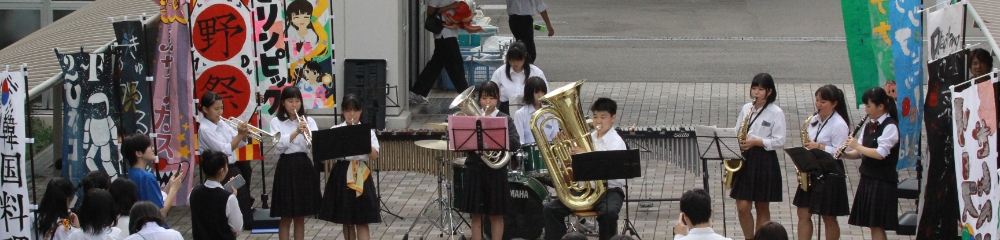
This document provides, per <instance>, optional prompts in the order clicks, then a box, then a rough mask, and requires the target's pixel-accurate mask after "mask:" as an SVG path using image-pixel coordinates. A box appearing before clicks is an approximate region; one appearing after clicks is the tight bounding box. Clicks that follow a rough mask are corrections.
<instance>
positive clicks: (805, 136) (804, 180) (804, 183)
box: [793, 111, 819, 192]
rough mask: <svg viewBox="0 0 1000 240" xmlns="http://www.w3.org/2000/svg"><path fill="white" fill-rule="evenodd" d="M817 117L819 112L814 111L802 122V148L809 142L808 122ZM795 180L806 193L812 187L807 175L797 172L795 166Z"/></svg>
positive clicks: (797, 169)
mask: <svg viewBox="0 0 1000 240" xmlns="http://www.w3.org/2000/svg"><path fill="white" fill-rule="evenodd" d="M817 115H819V111H816V112H815V113H813V114H812V115H810V116H809V117H808V118H806V121H805V122H802V146H805V145H806V143H809V142H810V140H809V122H812V120H813V118H815V117H816V116H817ZM793 165H794V164H793ZM795 178H796V179H798V180H799V188H801V189H802V191H806V192H808V191H809V186H812V182H810V181H809V173H804V172H801V171H799V166H795Z"/></svg>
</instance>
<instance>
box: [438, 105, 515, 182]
mask: <svg viewBox="0 0 1000 240" xmlns="http://www.w3.org/2000/svg"><path fill="white" fill-rule="evenodd" d="M475 89H476V87H469V88H466V89H465V91H462V94H459V95H458V97H455V100H452V101H451V105H450V106H449V107H448V108H458V112H457V113H455V115H459V114H461V115H465V116H485V115H486V112H485V111H484V110H483V109H482V108H479V104H477V103H476V101H475V100H473V99H472V92H473V91H474V90H475ZM487 107H489V106H487ZM495 111H500V110H495ZM476 153H478V154H479V158H482V159H483V162H486V165H487V166H490V168H492V169H500V168H502V167H503V166H505V165H507V162H509V161H510V153H508V152H507V151H476Z"/></svg>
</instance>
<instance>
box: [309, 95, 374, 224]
mask: <svg viewBox="0 0 1000 240" xmlns="http://www.w3.org/2000/svg"><path fill="white" fill-rule="evenodd" d="M363 107H364V105H363V104H362V103H361V100H359V99H358V97H357V96H355V95H353V94H348V95H347V96H344V99H343V100H342V101H341V102H340V108H341V109H343V110H344V122H343V123H341V124H338V125H336V126H333V127H331V129H333V128H338V127H343V126H350V125H357V124H360V123H361V109H362V108H363ZM370 139H371V145H372V146H371V153H369V154H363V155H357V156H350V157H346V158H344V159H341V160H337V163H336V165H334V167H333V170H331V172H332V173H333V174H331V175H329V176H330V177H329V179H327V180H326V191H325V192H324V193H323V208H322V209H321V210H320V213H319V219H323V220H326V221H330V222H334V223H339V224H343V225H344V239H359V240H368V239H369V238H370V237H371V234H370V233H369V232H368V224H369V223H379V222H382V216H381V215H379V211H381V209H380V208H379V202H378V195H376V194H377V193H376V192H375V182H373V181H372V177H371V175H370V173H371V170H369V169H368V161H369V160H374V159H377V158H378V150H379V145H378V138H375V131H374V130H372V131H371V137H370ZM357 140H362V139H357Z"/></svg>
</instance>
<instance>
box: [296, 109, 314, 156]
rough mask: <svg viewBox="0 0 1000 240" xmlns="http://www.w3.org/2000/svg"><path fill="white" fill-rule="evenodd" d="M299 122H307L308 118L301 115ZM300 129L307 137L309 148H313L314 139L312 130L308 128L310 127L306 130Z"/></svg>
mask: <svg viewBox="0 0 1000 240" xmlns="http://www.w3.org/2000/svg"><path fill="white" fill-rule="evenodd" d="M299 122H300V123H304V122H306V118H305V117H302V116H301V115H299ZM299 131H300V132H302V136H303V137H305V138H306V146H308V147H309V149H312V147H313V143H312V141H313V139H312V131H310V130H309V129H308V127H307V128H306V129H305V131H302V130H299Z"/></svg>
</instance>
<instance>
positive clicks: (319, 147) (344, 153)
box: [312, 123, 372, 163]
mask: <svg viewBox="0 0 1000 240" xmlns="http://www.w3.org/2000/svg"><path fill="white" fill-rule="evenodd" d="M371 137H372V136H371V126H370V125H368V124H364V123H362V124H357V125H351V126H343V127H338V128H332V129H323V130H319V131H312V146H313V147H312V154H313V161H315V162H316V163H319V162H322V161H326V160H330V159H335V158H343V157H348V156H356V155H362V154H369V153H371V152H372V143H371V141H358V139H365V140H368V139H371Z"/></svg>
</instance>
